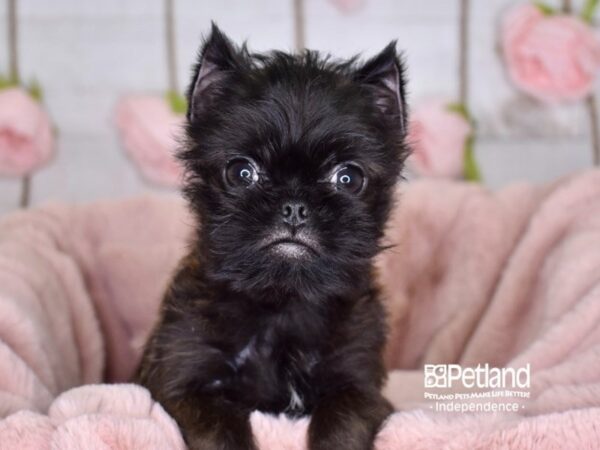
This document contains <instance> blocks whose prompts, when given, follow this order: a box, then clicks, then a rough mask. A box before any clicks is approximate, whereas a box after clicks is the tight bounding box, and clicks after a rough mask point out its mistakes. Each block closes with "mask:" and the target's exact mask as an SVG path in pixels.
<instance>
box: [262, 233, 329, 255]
mask: <svg viewBox="0 0 600 450" xmlns="http://www.w3.org/2000/svg"><path fill="white" fill-rule="evenodd" d="M262 248H263V249H265V250H269V251H272V252H274V253H276V254H279V255H282V256H286V257H290V258H301V257H307V256H312V257H314V256H318V255H319V251H318V245H317V243H316V242H315V241H314V240H313V239H311V238H309V237H308V236H306V235H303V234H296V235H290V234H287V233H275V234H273V235H272V236H270V237H269V238H268V239H265V240H264V241H263V245H262Z"/></svg>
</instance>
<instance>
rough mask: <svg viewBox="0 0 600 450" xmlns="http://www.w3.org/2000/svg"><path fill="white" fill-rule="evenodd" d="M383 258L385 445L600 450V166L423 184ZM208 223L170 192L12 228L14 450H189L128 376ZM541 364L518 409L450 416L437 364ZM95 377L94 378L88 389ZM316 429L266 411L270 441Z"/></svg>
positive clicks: (1, 440) (299, 441)
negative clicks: (195, 220)
mask: <svg viewBox="0 0 600 450" xmlns="http://www.w3.org/2000/svg"><path fill="white" fill-rule="evenodd" d="M399 206H400V207H399V208H398V209H397V211H396V214H395V216H394V218H393V220H392V222H391V224H390V230H389V233H388V237H387V241H388V243H393V244H395V247H394V248H392V249H390V250H388V251H386V252H385V253H384V254H382V256H381V258H380V259H379V261H378V267H379V273H380V276H381V281H382V284H383V286H384V289H385V292H386V294H387V295H386V297H387V300H386V301H387V305H388V308H389V311H390V325H391V334H390V343H389V346H388V349H387V352H386V360H387V362H388V366H389V367H390V379H389V382H388V385H387V387H386V395H387V396H388V397H389V398H390V399H391V400H392V402H393V403H394V404H395V405H396V406H397V407H399V408H402V410H403V411H402V412H398V413H396V414H395V415H394V416H392V417H391V418H390V419H389V421H388V422H387V424H386V425H385V427H384V428H383V429H382V431H381V432H380V434H379V436H378V440H377V449H379V450H383V449H390V450H391V449H397V448H414V449H434V448H443V447H445V448H482V449H484V448H515V449H517V448H518V449H523V448H536V449H539V448H560V447H561V445H565V444H568V446H569V448H582V449H583V448H597V447H599V446H600V428H598V426H597V424H598V423H600V327H599V326H598V325H599V324H600V252H599V251H598V249H600V171H589V172H586V173H582V174H579V175H577V176H573V177H570V178H567V179H564V180H561V181H559V182H556V183H554V184H552V185H548V186H531V185H525V184H522V185H516V186H511V187H509V188H506V189H504V190H502V191H499V192H496V193H491V192H488V191H486V190H485V189H484V188H482V187H480V186H477V185H469V184H464V183H453V182H447V181H419V182H414V183H410V184H406V185H404V186H403V187H402V188H401V191H400V192H399ZM191 223H192V220H191V218H190V217H189V216H188V215H187V213H186V212H185V208H184V205H183V204H182V203H181V202H180V201H177V200H174V199H169V198H156V197H153V198H150V197H148V198H140V199H133V200H126V201H106V202H97V203H94V204H88V205H81V206H72V205H48V206H45V207H42V208H38V209H34V210H31V211H24V212H18V213H14V214H12V215H10V216H6V217H5V218H4V219H2V220H1V221H0V415H1V416H2V417H5V419H4V420H3V421H1V422H0V449H1V450H3V449H78V448H86V449H92V450H93V449H107V448H111V449H120V450H121V449H122V450H125V449H127V450H128V449H138V448H147V449H179V448H185V446H184V444H183V441H182V439H181V436H180V435H179V432H178V430H177V427H176V425H175V423H174V422H173V420H172V419H171V418H170V417H168V415H167V414H166V413H165V412H164V410H163V409H162V408H161V407H160V405H158V404H156V403H155V402H153V401H152V399H151V398H150V396H149V395H148V393H147V391H145V390H144V389H143V388H141V387H138V386H133V385H127V384H113V385H107V384H98V383H102V382H103V381H110V382H124V381H126V380H127V378H128V377H129V376H130V374H131V372H132V370H133V369H134V367H135V364H136V359H137V358H138V357H139V354H140V350H141V347H142V345H143V342H144V340H145V337H146V336H147V334H148V333H149V330H150V328H151V326H152V322H153V319H154V318H155V316H156V313H157V310H158V305H159V303H160V297H161V292H162V290H163V289H164V287H165V286H166V284H167V282H168V279H169V275H170V272H171V271H172V270H173V268H174V266H175V264H176V263H177V260H178V258H179V257H180V256H181V255H182V254H183V252H184V251H185V247H186V237H187V235H188V233H189V229H190V228H189V227H190V224H191ZM455 362H456V363H460V364H462V365H473V364H477V363H485V362H488V363H490V364H493V365H497V366H509V367H520V366H522V365H524V364H527V363H529V364H531V370H532V387H531V398H530V399H528V400H527V401H525V402H524V404H523V406H524V408H523V409H522V410H521V412H520V413H519V414H515V413H513V414H501V413H496V414H490V413H479V414H464V413H445V414H442V413H435V412H433V411H432V410H431V409H430V405H429V404H427V403H425V401H424V400H423V390H424V389H423V373H422V370H421V369H422V366H423V364H424V363H455ZM82 385H84V386H82ZM307 424H308V419H303V420H300V421H292V420H289V419H286V418H285V417H279V418H278V417H270V416H266V415H263V414H259V413H255V414H253V416H252V425H253V430H254V432H255V436H256V439H257V442H259V445H260V448H261V449H273V450H274V449H284V450H285V449H290V450H292V449H298V450H300V449H303V448H305V445H306V436H305V435H306V427H307Z"/></svg>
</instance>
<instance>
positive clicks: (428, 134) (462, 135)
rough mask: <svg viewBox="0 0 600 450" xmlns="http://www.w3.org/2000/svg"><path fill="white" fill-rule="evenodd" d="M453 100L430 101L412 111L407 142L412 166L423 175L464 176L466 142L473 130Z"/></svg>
mask: <svg viewBox="0 0 600 450" xmlns="http://www.w3.org/2000/svg"><path fill="white" fill-rule="evenodd" d="M449 104H450V102H447V101H443V100H429V101H426V102H424V103H422V104H420V105H418V106H417V107H416V108H415V109H414V110H413V112H412V114H411V115H412V117H411V121H410V126H409V130H408V143H409V145H410V146H411V147H412V151H413V153H412V155H411V156H410V158H409V164H410V165H411V167H412V168H413V169H414V170H415V171H416V172H418V173H419V174H421V175H426V176H440V177H462V175H463V172H464V153H465V147H466V142H467V139H468V138H469V136H470V135H471V134H472V132H473V129H472V127H471V124H470V123H469V121H468V120H466V119H465V118H464V117H463V116H462V115H461V114H460V113H458V112H455V111H451V110H450V109H449Z"/></svg>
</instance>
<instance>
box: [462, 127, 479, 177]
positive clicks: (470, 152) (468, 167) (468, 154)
mask: <svg viewBox="0 0 600 450" xmlns="http://www.w3.org/2000/svg"><path fill="white" fill-rule="evenodd" d="M464 177H465V180H467V181H474V182H481V181H482V178H481V171H480V170H479V165H478V164H477V160H476V159H475V136H474V135H471V136H469V137H468V138H467V142H466V143H465V159H464Z"/></svg>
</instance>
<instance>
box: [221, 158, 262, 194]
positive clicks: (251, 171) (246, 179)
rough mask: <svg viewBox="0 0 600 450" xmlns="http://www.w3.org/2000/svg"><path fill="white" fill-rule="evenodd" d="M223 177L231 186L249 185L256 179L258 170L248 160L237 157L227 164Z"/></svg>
mask: <svg viewBox="0 0 600 450" xmlns="http://www.w3.org/2000/svg"><path fill="white" fill-rule="evenodd" d="M225 178H226V179H227V182H228V183H229V184H230V185H231V186H242V187H243V186H250V185H252V184H254V183H256V182H257V181H258V172H257V170H256V168H255V167H254V165H253V164H252V163H251V162H250V161H249V160H247V159H244V158H237V159H234V160H232V161H229V163H228V164H227V168H226V170H225Z"/></svg>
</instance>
